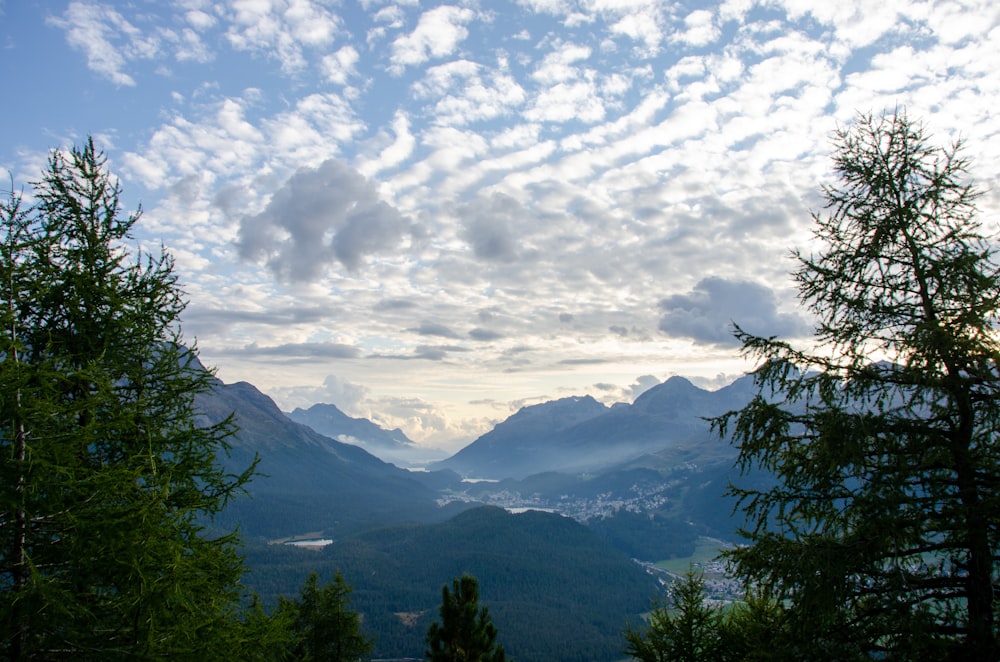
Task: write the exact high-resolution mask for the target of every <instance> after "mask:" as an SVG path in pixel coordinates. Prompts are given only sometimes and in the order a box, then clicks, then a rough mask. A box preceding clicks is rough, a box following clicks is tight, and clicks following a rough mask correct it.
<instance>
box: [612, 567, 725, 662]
mask: <svg viewBox="0 0 1000 662" xmlns="http://www.w3.org/2000/svg"><path fill="white" fill-rule="evenodd" d="M671 588H672V590H671V596H670V597H671V601H672V603H673V605H672V606H673V609H672V610H671V609H670V608H669V607H668V606H667V605H663V604H659V603H657V604H656V605H654V607H653V610H652V612H650V614H649V618H648V621H647V624H646V627H645V628H642V629H639V630H634V629H632V626H631V625H630V626H629V627H628V629H627V630H626V632H625V640H626V641H627V642H628V645H627V647H626V648H625V653H626V654H628V655H631V656H632V657H634V658H635V659H637V660H641V662H700V661H701V660H719V659H721V657H722V634H721V629H722V613H721V611H720V610H718V609H715V608H713V607H711V606H709V605H707V604H706V603H705V595H704V588H705V579H704V577H703V576H701V575H698V574H694V573H688V574H687V576H686V577H685V578H684V579H683V580H680V581H677V582H675V583H674V584H673V585H672V586H671Z"/></svg>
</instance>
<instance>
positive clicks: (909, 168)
mask: <svg viewBox="0 0 1000 662" xmlns="http://www.w3.org/2000/svg"><path fill="white" fill-rule="evenodd" d="M960 147H961V146H960V144H956V145H955V146H953V147H952V148H947V149H942V148H937V147H935V146H933V145H931V144H930V142H929V139H928V137H927V135H926V132H925V131H924V129H923V128H922V127H921V126H920V125H918V124H916V123H914V122H912V121H911V120H910V119H909V118H908V117H907V116H906V115H905V113H902V112H898V113H895V114H891V115H884V116H881V117H874V116H870V115H869V116H863V117H860V118H859V119H858V121H857V123H856V124H855V125H854V126H853V127H850V128H848V129H844V130H841V131H839V132H838V135H837V141H836V150H835V154H834V164H835V168H836V172H837V174H838V175H839V178H840V184H839V185H838V186H832V187H828V188H826V189H825V191H824V193H825V196H826V200H827V210H828V213H827V214H826V215H819V214H816V215H814V220H815V223H816V230H815V235H816V239H817V245H818V250H817V252H816V253H815V254H810V255H804V254H801V253H796V257H797V260H798V264H799V267H798V270H797V271H796V272H795V279H796V281H797V283H798V287H799V292H800V298H801V300H802V301H803V302H804V303H805V304H806V305H807V306H808V307H809V309H810V310H811V311H812V312H813V313H814V314H815V316H816V319H817V331H816V339H817V341H818V348H817V349H814V350H811V351H810V352H806V351H802V350H798V349H795V348H794V347H792V346H791V345H790V344H788V343H785V342H781V341H779V340H777V339H773V338H759V337H753V336H750V335H748V334H745V333H743V332H742V331H740V332H739V337H740V338H741V340H742V341H743V343H744V347H745V350H746V351H747V352H748V353H749V354H750V355H752V356H756V357H758V358H759V359H761V360H762V362H761V365H760V367H759V368H758V369H757V370H756V373H755V375H756V379H757V383H758V385H759V387H760V394H759V396H758V397H757V398H755V399H754V400H753V401H752V402H751V403H750V404H749V405H748V406H747V407H746V408H744V409H743V410H741V411H739V412H734V413H732V414H730V415H728V416H726V417H723V418H722V419H720V420H719V421H717V425H718V427H719V429H720V431H721V432H722V433H723V434H727V433H729V432H731V433H732V434H733V437H734V439H735V441H736V442H737V443H738V444H739V446H740V455H739V466H740V467H741V468H742V469H743V470H744V471H748V470H755V469H764V470H766V471H768V472H770V473H771V474H772V475H773V476H774V477H775V478H776V483H775V485H774V486H773V487H770V488H761V489H752V488H740V487H735V488H734V489H733V492H734V494H735V495H737V496H738V497H739V498H740V499H741V504H742V507H743V508H744V510H745V512H746V513H747V514H748V516H749V521H750V526H749V530H748V531H747V532H746V534H747V536H748V538H749V542H750V544H749V545H747V546H746V547H741V548H738V549H736V550H734V551H733V552H731V554H730V558H731V560H732V561H734V562H735V564H736V568H737V571H738V572H739V574H740V575H741V576H742V577H743V578H745V579H746V581H747V582H748V584H750V585H753V586H757V587H759V588H761V589H762V590H764V591H765V592H766V593H768V594H769V595H770V596H771V597H772V598H774V599H776V600H778V601H780V602H781V603H782V604H784V605H785V606H786V607H787V611H786V613H785V617H786V618H787V619H788V621H787V624H788V627H787V631H788V632H790V633H796V634H797V636H798V637H799V639H798V640H797V641H794V642H790V643H791V644H792V645H795V646H798V649H797V650H798V653H797V655H796V656H797V657H799V658H801V659H813V660H821V659H836V660H848V659H858V660H870V659H873V656H874V657H876V658H878V659H898V660H913V659H927V660H930V659H936V660H945V659H955V660H997V659H1000V648H998V641H997V633H996V614H997V611H998V607H1000V602H998V599H997V596H998V595H1000V584H998V576H1000V572H998V571H1000V566H998V550H1000V489H998V488H1000V448H998V445H997V444H998V441H1000V440H998V429H1000V371H998V366H997V361H998V359H1000V353H998V350H1000V347H998V344H997V329H998V324H1000V319H998V308H1000V273H998V269H997V265H996V262H995V259H994V253H993V249H992V247H991V244H990V242H989V240H988V239H987V238H986V237H985V236H984V235H983V234H982V233H981V230H980V225H979V223H978V221H977V220H976V208H975V199H976V196H977V193H976V191H975V189H973V188H972V187H971V185H970V184H968V183H967V182H966V181H965V180H966V177H967V167H968V164H967V162H966V160H965V159H964V158H963V157H962V156H961V149H960Z"/></svg>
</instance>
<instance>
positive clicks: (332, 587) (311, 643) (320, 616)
mask: <svg viewBox="0 0 1000 662" xmlns="http://www.w3.org/2000/svg"><path fill="white" fill-rule="evenodd" d="M316 582H317V575H316V573H315V572H314V573H312V574H310V575H309V578H308V579H307V580H306V583H305V586H303V587H302V590H301V591H300V592H299V597H298V599H297V600H288V599H286V598H281V599H280V601H279V603H278V611H277V613H276V614H275V618H276V619H287V622H288V624H289V625H288V629H289V631H290V632H291V634H292V637H293V638H294V643H293V645H292V646H291V647H290V652H291V659H294V660H326V661H327V662H354V661H356V660H361V659H367V656H368V654H369V653H370V652H371V650H372V643H373V642H372V640H371V639H370V638H368V637H365V636H364V635H363V634H361V615H360V614H358V612H356V611H353V610H351V609H350V608H349V606H350V603H351V597H350V596H351V587H350V586H349V585H348V584H347V582H345V581H344V578H343V576H341V574H340V573H339V572H337V573H336V574H335V575H334V577H333V581H332V582H330V583H329V584H327V585H325V586H323V587H322V588H317V586H316Z"/></svg>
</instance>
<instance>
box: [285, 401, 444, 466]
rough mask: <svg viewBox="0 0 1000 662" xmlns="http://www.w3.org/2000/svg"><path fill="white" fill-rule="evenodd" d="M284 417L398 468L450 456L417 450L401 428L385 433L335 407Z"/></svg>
mask: <svg viewBox="0 0 1000 662" xmlns="http://www.w3.org/2000/svg"><path fill="white" fill-rule="evenodd" d="M285 415H286V416H287V417H288V418H289V419H291V420H293V421H295V422H297V423H302V424H303V425H308V426H309V427H310V428H312V429H313V430H315V431H316V432H319V433H320V434H322V435H324V436H327V437H330V438H331V439H337V440H338V441H342V442H344V443H346V444H353V445H355V446H360V447H361V448H364V449H365V450H366V451H368V452H369V453H371V454H372V455H375V456H376V457H378V458H380V459H382V460H385V461H386V462H392V463H393V464H396V465H399V466H404V467H415V466H423V465H425V464H427V462H429V461H431V460H440V459H441V458H443V457H445V456H446V455H447V453H445V452H444V451H439V450H436V449H433V448H427V447H425V446H418V445H417V444H415V443H414V442H413V441H412V440H411V439H410V438H409V437H407V436H406V435H405V434H404V433H403V431H402V430H400V429H399V428H395V429H393V430H386V429H385V428H382V427H379V426H378V425H376V424H375V423H373V422H371V421H370V420H368V419H367V418H352V417H350V416H348V415H347V414H345V413H344V412H342V411H341V410H340V409H339V408H338V407H337V406H336V405H332V404H325V403H320V404H315V405H313V406H311V407H309V408H308V409H303V408H301V407H299V408H297V409H295V410H294V411H292V412H291V413H287V414H285Z"/></svg>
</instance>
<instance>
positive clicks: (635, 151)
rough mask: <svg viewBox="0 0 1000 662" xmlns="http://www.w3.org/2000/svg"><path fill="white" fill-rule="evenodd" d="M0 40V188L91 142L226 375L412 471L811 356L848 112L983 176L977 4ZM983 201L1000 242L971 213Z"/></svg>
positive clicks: (545, 4)
mask: <svg viewBox="0 0 1000 662" xmlns="http://www.w3.org/2000/svg"><path fill="white" fill-rule="evenodd" d="M0 13H2V16H0V38H2V39H3V43H4V46H5V50H4V56H3V58H0V66H2V67H3V68H4V75H5V80H6V81H7V84H8V86H9V89H16V90H17V91H18V94H17V95H16V97H15V99H16V100H15V101H14V102H13V103H11V104H8V106H7V107H6V108H5V119H6V126H5V128H6V129H7V130H6V131H5V138H4V141H3V142H2V143H0V168H4V169H5V170H7V171H9V172H10V174H11V176H12V177H13V178H14V179H15V180H16V181H18V182H21V181H30V180H32V179H34V178H36V177H37V173H38V170H39V168H40V167H41V165H42V164H43V163H44V160H45V156H46V150H47V149H48V148H50V147H53V146H59V145H69V144H72V143H73V142H78V141H79V139H80V138H81V137H82V136H84V135H85V134H86V133H93V134H95V137H96V138H97V139H98V141H99V142H100V143H101V144H102V145H103V146H104V147H105V148H107V150H108V154H109V156H110V158H111V164H112V166H113V167H114V168H115V171H116V172H117V173H118V174H119V175H120V176H121V177H122V179H123V186H124V190H125V195H126V196H127V200H128V201H129V204H130V205H132V204H137V203H138V201H139V200H140V199H141V201H142V203H143V208H144V210H145V215H144V218H143V221H142V222H141V225H140V228H139V232H140V236H139V237H138V239H139V240H140V241H141V242H144V243H148V244H150V245H153V246H155V245H158V244H159V243H160V242H163V243H164V244H165V245H166V246H167V247H168V249H169V250H170V251H171V252H172V253H173V254H174V255H175V256H176V258H177V264H178V268H179V272H180V276H181V278H182V281H183V282H184V285H185V289H186V291H187V292H188V293H189V295H190V298H191V305H190V308H189V310H188V314H187V316H186V318H185V331H186V333H187V335H188V336H196V337H197V339H198V342H199V345H200V347H201V349H202V352H203V356H204V358H205V359H206V361H207V362H208V363H214V364H216V365H217V366H218V367H219V369H220V376H221V377H222V378H224V379H226V380H227V381H235V380H237V379H245V380H248V381H250V382H252V383H254V384H256V385H258V386H259V387H261V388H262V389H263V390H265V391H266V392H267V393H269V394H271V395H273V396H274V397H276V398H277V399H278V400H279V402H280V403H281V404H282V405H283V406H285V407H287V408H291V407H294V406H303V405H309V404H312V403H314V402H318V401H327V402H333V403H335V404H338V405H339V406H341V407H343V408H344V409H345V411H347V412H348V413H349V414H351V415H355V416H368V417H371V418H373V419H375V420H376V421H377V422H379V423H382V424H383V425H386V426H387V427H402V428H403V429H404V430H405V431H406V432H407V434H410V435H411V436H413V437H414V438H417V439H420V440H424V441H427V442H428V443H455V442H456V441H459V440H466V441H467V440H469V439H470V438H472V437H474V436H475V435H476V434H478V433H481V432H483V431H485V429H488V426H489V425H490V423H491V421H494V420H496V419H499V418H503V417H506V416H507V415H509V414H510V413H511V412H512V410H513V408H516V407H517V406H521V405H523V404H530V403H533V402H538V401H541V400H545V399H549V398H553V397H559V396H562V395H569V394H573V395H580V394H583V393H590V394H592V395H594V396H595V397H598V398H600V399H602V400H604V401H605V402H614V401H616V400H630V399H631V398H633V397H634V396H635V395H636V394H637V393H640V392H641V391H642V390H645V389H646V388H648V387H649V386H651V385H652V383H655V381H656V380H658V379H664V378H666V377H668V376H670V375H672V374H682V375H686V376H692V377H696V378H698V379H699V380H701V382H702V383H704V384H710V385H716V384H719V383H721V382H724V381H726V380H727V379H732V378H733V377H735V376H736V375H737V374H739V373H740V372H741V371H742V370H745V369H746V368H747V367H748V366H747V365H746V364H744V363H743V362H742V360H741V359H740V358H739V353H738V351H737V348H736V347H735V345H734V341H733V339H732V335H731V332H732V324H733V323H736V324H739V325H740V326H741V327H743V328H744V329H746V330H748V331H751V332H754V333H759V334H766V335H772V334H774V335H779V336H783V337H789V338H794V337H800V338H801V337H805V336H808V335H809V332H810V321H809V320H808V319H805V318H804V317H803V312H802V311H801V309H800V308H799V307H798V305H797V302H796V300H795V297H794V291H793V289H792V286H791V281H790V279H789V278H788V276H787V272H788V271H790V270H791V269H792V268H793V265H792V264H791V263H790V260H789V259H788V258H787V256H788V254H789V250H790V249H792V248H795V247H798V248H803V249H805V250H809V249H810V246H809V240H810V236H809V229H810V211H811V210H814V209H816V208H817V207H818V206H819V205H820V204H821V200H820V198H819V197H818V192H819V190H820V186H821V185H822V184H823V183H828V182H830V168H829V160H828V153H829V148H830V143H829V138H830V135H831V132H832V131H833V130H834V129H835V128H836V127H837V126H838V125H841V126H842V125H845V124H847V123H849V122H851V121H852V119H853V118H854V116H855V114H856V113H857V112H859V111H861V112H866V111H869V110H871V111H874V112H881V111H882V110H883V109H892V108H895V107H897V106H905V107H906V108H907V109H908V111H909V112H910V113H911V115H913V116H916V117H919V118H922V119H923V120H925V122H926V123H927V126H928V128H929V129H930V130H931V132H932V133H933V134H934V135H935V136H936V138H937V139H938V140H939V141H940V142H942V143H946V142H949V141H950V140H952V139H953V138H955V137H957V136H959V135H961V136H962V137H964V138H965V139H966V141H967V145H968V151H967V153H966V154H967V155H968V156H970V157H971V158H972V159H973V171H974V173H975V174H976V175H977V176H978V177H979V178H980V180H981V181H982V182H987V183H989V182H992V181H993V180H995V178H996V174H997V172H998V171H1000V120H998V119H997V116H996V112H995V103H996V99H997V98H1000V49H998V48H997V47H996V44H997V43H998V39H1000V27H998V26H1000V8H998V7H997V6H996V3H994V2H991V1H989V0H961V1H947V2H946V1H944V0H941V1H938V0H921V1H916V0H912V1H911V0H885V1H883V2H877V3H876V2H869V1H868V0H855V1H851V0H845V1H844V2H826V3H802V2H798V1H795V0H767V1H766V2H765V1H763V0H761V1H756V0H726V1H723V2H716V3H708V2H691V1H687V0H680V1H675V2H665V1H663V0H626V1H615V2H611V1H602V0H444V1H441V0H429V1H428V2H419V3H418V2H415V1H413V0H395V1H394V0H342V1H341V2H339V3H330V2H321V1H319V0H254V1H252V2H251V1H247V0H222V1H218V2H215V1H209V0H177V1H174V2H167V1H166V0H147V1H145V2H143V3H139V4H135V3H131V4H129V3H118V2H110V1H105V0H60V1H54V2H47V3H22V2H17V3H12V2H2V1H0ZM55 99H58V100H60V101H59V102H58V103H56V102H54V101H53V100H55ZM67 100H69V101H71V102H69V103H67ZM3 174H4V173H0V175H3ZM4 178H6V176H4ZM980 206H981V208H982V211H983V217H984V218H985V219H991V218H992V219H995V218H997V212H998V211H1000V204H998V198H997V192H996V191H988V192H987V194H986V195H984V197H983V198H982V199H981V205H980Z"/></svg>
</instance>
